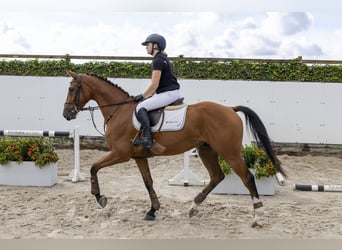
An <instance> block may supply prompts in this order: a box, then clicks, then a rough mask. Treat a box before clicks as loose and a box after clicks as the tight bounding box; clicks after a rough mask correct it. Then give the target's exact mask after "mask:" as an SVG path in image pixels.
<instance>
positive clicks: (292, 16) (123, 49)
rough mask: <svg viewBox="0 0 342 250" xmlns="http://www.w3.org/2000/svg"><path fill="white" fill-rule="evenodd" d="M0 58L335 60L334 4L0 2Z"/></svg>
mask: <svg viewBox="0 0 342 250" xmlns="http://www.w3.org/2000/svg"><path fill="white" fill-rule="evenodd" d="M0 3H1V8H0V54H57V55H60V54H70V55H93V56H96V55H100V56H147V54H146V50H145V48H144V47H143V46H142V45H141V42H143V41H144V40H145V38H146V37H147V36H148V35H149V34H151V33H159V34H161V35H163V36H164V37H165V38H166V40H167V46H166V52H167V54H168V55H169V56H179V55H184V56H186V57H223V58H279V59H291V58H296V57H298V56H302V57H303V59H317V60H318V59H322V60H323V59H329V60H342V15H341V13H342V12H341V11H342V1H340V0H296V1H295V0H284V1H281V0H210V1H204V0H183V1H181V0H173V1H163V0H159V1H155V0H124V1H122V0H120V1H118V0H59V1H51V0H50V1H48V0H22V1H20V0H0Z"/></svg>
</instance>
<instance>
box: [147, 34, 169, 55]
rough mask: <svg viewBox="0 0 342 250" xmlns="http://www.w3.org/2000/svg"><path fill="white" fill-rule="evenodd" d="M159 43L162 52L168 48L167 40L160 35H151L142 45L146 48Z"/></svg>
mask: <svg viewBox="0 0 342 250" xmlns="http://www.w3.org/2000/svg"><path fill="white" fill-rule="evenodd" d="M150 42H152V43H157V44H158V48H159V49H160V50H162V51H163V50H164V49H165V48H166V40H165V38H164V37H163V36H161V35H159V34H151V35H149V36H148V37H147V38H146V40H145V42H142V43H141V45H143V46H146V45H147V44H148V43H150Z"/></svg>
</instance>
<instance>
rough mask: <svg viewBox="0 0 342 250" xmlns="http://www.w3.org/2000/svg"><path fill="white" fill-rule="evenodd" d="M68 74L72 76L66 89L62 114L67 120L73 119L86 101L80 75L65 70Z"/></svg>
mask: <svg viewBox="0 0 342 250" xmlns="http://www.w3.org/2000/svg"><path fill="white" fill-rule="evenodd" d="M67 73H68V75H69V76H71V77H72V81H71V82H70V86H69V89H68V95H67V98H66V101H65V103H64V110H63V116H64V118H65V119H67V120H68V121H70V120H72V119H75V118H76V115H77V113H78V112H79V111H80V110H81V109H82V107H83V106H84V105H85V104H86V103H87V102H88V100H89V98H88V99H87V97H86V94H85V90H84V88H83V84H82V76H81V75H80V74H77V73H75V72H72V71H70V70H67Z"/></svg>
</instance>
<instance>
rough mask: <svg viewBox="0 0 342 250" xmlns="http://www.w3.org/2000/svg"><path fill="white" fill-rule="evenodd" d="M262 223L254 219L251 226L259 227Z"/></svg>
mask: <svg viewBox="0 0 342 250" xmlns="http://www.w3.org/2000/svg"><path fill="white" fill-rule="evenodd" d="M262 227H263V225H262V224H261V223H260V222H259V221H254V222H253V224H252V228H256V229H260V228H262Z"/></svg>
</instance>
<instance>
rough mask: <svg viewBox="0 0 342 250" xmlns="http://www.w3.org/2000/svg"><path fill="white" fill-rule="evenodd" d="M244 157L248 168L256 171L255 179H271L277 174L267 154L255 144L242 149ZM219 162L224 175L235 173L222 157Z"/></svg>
mask: <svg viewBox="0 0 342 250" xmlns="http://www.w3.org/2000/svg"><path fill="white" fill-rule="evenodd" d="M242 157H243V159H244V160H245V163H246V165H247V167H248V168H251V169H255V178H257V179H259V178H261V177H266V178H267V177H270V176H272V175H275V174H276V172H277V170H276V168H275V167H274V165H273V164H272V162H271V160H270V159H269V157H268V156H267V154H266V152H265V151H264V150H263V149H259V148H258V147H257V146H256V145H255V144H252V145H250V146H248V145H246V146H244V147H243V148H242ZM218 162H219V165H220V167H221V169H222V171H223V173H224V174H231V173H233V169H232V168H231V167H230V166H229V164H228V163H227V162H226V161H225V160H224V159H223V158H222V156H219V157H218Z"/></svg>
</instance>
